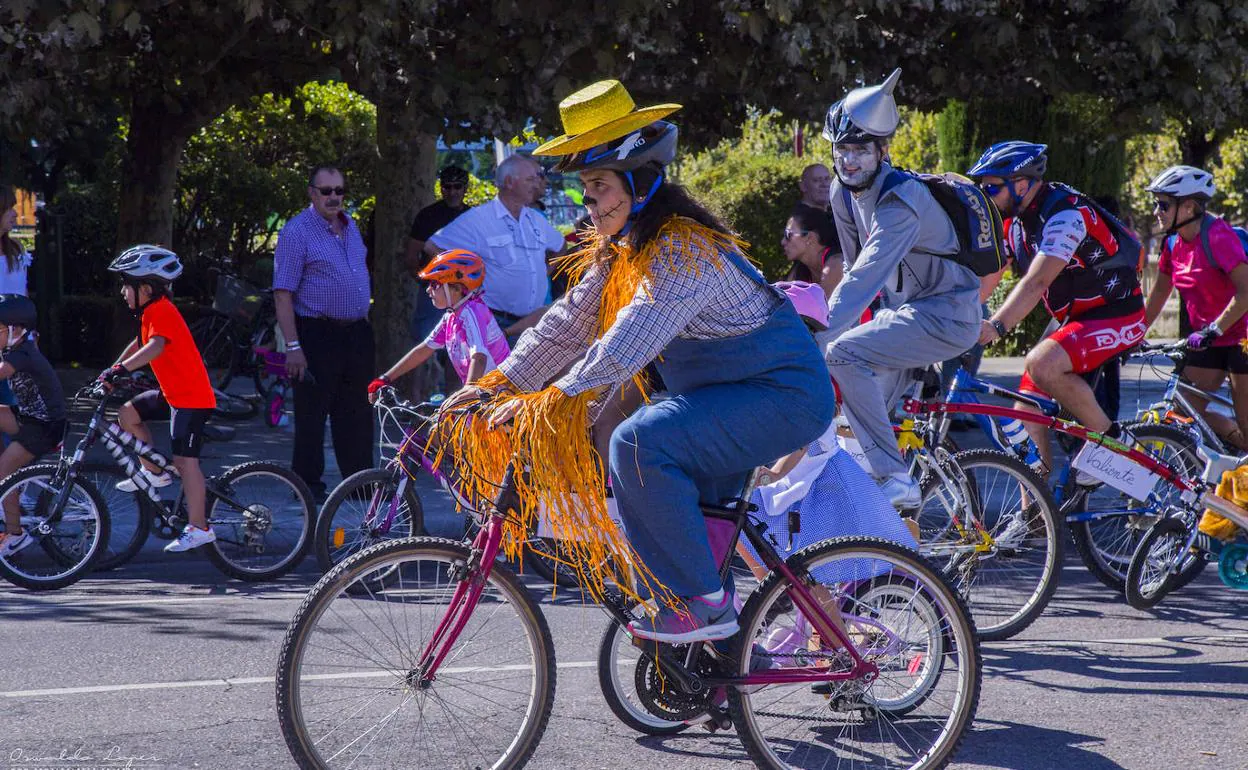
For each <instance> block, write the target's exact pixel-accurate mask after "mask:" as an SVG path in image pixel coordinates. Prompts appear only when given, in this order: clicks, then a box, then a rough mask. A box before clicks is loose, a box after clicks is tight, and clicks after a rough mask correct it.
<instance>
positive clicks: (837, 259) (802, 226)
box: [780, 206, 845, 297]
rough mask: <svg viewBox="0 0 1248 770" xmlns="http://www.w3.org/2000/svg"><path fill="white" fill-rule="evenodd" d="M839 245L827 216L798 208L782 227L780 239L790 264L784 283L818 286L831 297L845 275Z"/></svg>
mask: <svg viewBox="0 0 1248 770" xmlns="http://www.w3.org/2000/svg"><path fill="white" fill-rule="evenodd" d="M840 245H841V244H840V241H839V240H838V239H837V237H836V225H835V224H833V223H832V220H831V219H830V218H829V217H828V215H827V213H825V212H823V211H820V210H819V209H816V208H811V207H810V206H798V207H797V208H795V209H794V210H793V214H792V216H790V217H789V221H788V222H787V223H786V224H785V227H784V235H783V236H782V237H781V239H780V246H781V248H783V249H784V257H785V259H787V260H789V262H792V263H793V264H792V265H791V266H790V267H789V274H788V275H787V276H785V280H786V281H802V282H804V283H817V284H819V288H821V289H823V293H824V295H826V296H828V297H831V296H832V290H833V289H835V288H836V285H837V284H839V283H840V282H841V278H842V277H843V276H844V275H845V261H844V259H843V258H842V257H841V250H840Z"/></svg>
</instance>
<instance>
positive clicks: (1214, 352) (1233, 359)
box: [1184, 344, 1248, 374]
mask: <svg viewBox="0 0 1248 770" xmlns="http://www.w3.org/2000/svg"><path fill="white" fill-rule="evenodd" d="M1184 365H1185V366H1194V367H1196V368H1198V369H1215V370H1217V371H1219V372H1231V373H1232V374H1248V354H1245V353H1244V349H1243V348H1241V347H1240V346H1239V345H1238V344H1235V345H1211V346H1209V347H1207V348H1205V349H1204V350H1189V351H1187V360H1186V361H1185V362H1184Z"/></svg>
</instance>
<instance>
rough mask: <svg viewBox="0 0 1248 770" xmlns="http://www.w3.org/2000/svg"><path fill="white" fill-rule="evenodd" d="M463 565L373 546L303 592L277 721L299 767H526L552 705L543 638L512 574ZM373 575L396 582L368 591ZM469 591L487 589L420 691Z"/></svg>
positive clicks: (280, 678)
mask: <svg viewBox="0 0 1248 770" xmlns="http://www.w3.org/2000/svg"><path fill="white" fill-rule="evenodd" d="M470 557H471V554H470V552H469V550H468V549H467V548H466V547H464V546H463V545H462V544H460V543H455V542H453V541H450V540H443V539H440V538H415V539H411V540H396V541H392V542H388V543H380V544H378V545H376V546H373V547H372V548H369V549H367V550H364V551H361V552H360V553H358V554H356V555H354V556H352V557H351V558H349V559H347V560H346V561H344V562H342V563H341V564H339V565H338V566H337V567H335V568H334V569H333V570H332V571H331V572H330V573H329V574H327V575H325V577H323V578H321V580H320V582H318V583H317V584H316V586H315V587H314V588H313V589H312V591H311V592H309V594H308V596H307V598H306V599H304V601H303V604H302V605H301V606H300V607H299V610H298V611H297V612H296V613H295V617H294V619H293V620H291V623H290V626H289V628H288V630H287V632H286V638H285V640H284V641H283V643H282V649H281V655H280V658H279V660H278V669H277V713H278V720H279V722H280V724H281V727H282V735H283V736H284V737H285V738H286V745H287V746H288V747H289V749H290V753H291V755H292V756H293V757H294V758H295V761H296V762H297V763H298V765H299V766H300V767H301V768H347V767H408V766H410V765H412V763H413V762H414V761H417V759H414V758H418V761H419V762H420V763H421V764H423V765H425V766H428V767H440V768H441V767H446V768H486V767H488V768H518V767H522V766H523V765H524V764H525V762H527V761H528V759H529V757H530V756H531V755H532V754H533V751H534V749H536V748H537V744H538V741H540V740H541V737H542V733H543V732H545V729H546V723H547V722H548V721H549V719H550V712H551V708H552V706H553V703H554V697H555V653H554V645H553V643H552V642H551V638H550V629H549V627H548V626H547V624H546V619H545V617H544V616H543V615H542V613H541V611H540V610H539V609H538V607H537V604H536V603H535V602H534V601H533V599H532V597H530V596H529V594H528V592H527V591H525V589H524V587H523V586H522V585H521V584H520V581H519V580H517V579H516V577H515V575H514V574H512V573H511V572H510V571H509V570H507V569H506V568H505V567H502V566H501V565H499V564H491V565H489V567H490V571H489V573H488V574H485V575H482V574H481V567H480V566H477V567H475V568H471V569H470V568H468V566H467V565H468V563H469V560H470ZM378 573H383V574H396V575H397V579H396V580H395V581H394V583H393V584H392V585H391V586H390V587H389V588H387V589H386V590H384V591H372V590H369V589H368V588H367V587H368V586H371V585H375V584H376V583H377V578H376V575H377V574H378ZM465 579H482V580H484V587H483V591H482V594H481V598H480V601H479V602H478V604H477V606H476V608H475V611H474V612H472V613H471V615H470V616H469V617H468V618H467V622H466V625H465V626H464V627H463V629H462V630H461V632H460V633H459V635H458V637H457V638H456V640H455V642H454V646H453V647H452V648H451V649H450V651H449V653H448V654H447V656H446V658H445V661H444V663H443V665H442V667H441V668H440V669H439V670H438V671H437V673H436V676H435V677H434V678H433V679H432V680H425V678H424V677H422V676H421V674H420V672H418V671H416V670H415V666H416V665H417V662H418V660H419V659H420V658H421V655H422V653H423V651H424V649H425V647H426V645H428V644H429V642H430V639H431V638H432V636H433V634H434V631H435V629H437V628H438V626H439V623H440V622H441V621H442V620H443V618H444V617H446V615H447V613H448V610H449V609H450V608H451V606H452V601H453V597H454V595H455V593H456V589H457V588H459V587H460V586H461V585H462V581H463V580H465ZM352 586H359V587H362V588H364V589H365V590H364V591H363V593H359V592H358V591H357V592H353V591H352V590H350V589H351V587H352Z"/></svg>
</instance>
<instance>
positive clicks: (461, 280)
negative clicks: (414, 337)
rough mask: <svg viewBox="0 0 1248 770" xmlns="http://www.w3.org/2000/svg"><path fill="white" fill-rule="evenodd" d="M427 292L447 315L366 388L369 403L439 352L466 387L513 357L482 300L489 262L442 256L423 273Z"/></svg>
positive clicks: (467, 254) (465, 255) (454, 252)
mask: <svg viewBox="0 0 1248 770" xmlns="http://www.w3.org/2000/svg"><path fill="white" fill-rule="evenodd" d="M420 278H421V280H423V281H425V282H426V283H425V291H426V292H427V293H428V294H429V299H431V300H433V306H434V307H436V308H438V309H439V310H444V311H446V312H445V313H444V314H443V316H442V320H441V321H439V322H438V325H437V326H436V327H434V329H433V331H432V332H430V333H429V336H428V337H426V338H425V341H424V342H422V343H420V344H419V345H417V346H416V347H414V348H412V349H411V350H409V351H408V352H407V355H405V356H403V357H402V358H400V359H399V361H398V363H396V364H395V365H394V366H392V367H390V369H389V370H387V371H386V373H385V374H383V375H381V376H380V377H378V378H377V379H375V380H373V381H372V382H370V383H369V384H368V398H369V400H370V401H376V400H377V391H378V390H380V389H381V388H384V387H385V386H387V385H389V384H390V383H391V382H393V381H394V380H396V379H398V378H399V377H402V376H403V375H404V374H406V373H408V372H410V371H411V370H412V369H415V368H416V367H418V366H420V365H421V364H423V363H424V362H425V361H426V360H428V359H429V357H430V356H432V355H433V354H434V352H435V351H437V350H442V349H445V350H446V353H447V356H448V357H449V358H450V359H451V365H452V366H454V367H455V371H456V373H457V374H459V378H460V379H461V380H463V381H464V383H465V384H471V383H473V382H476V381H477V380H478V379H479V378H480V377H481V375H483V374H485V373H486V372H488V371H490V370H492V369H494V368H495V367H497V366H498V364H499V363H500V362H502V360H503V359H505V358H506V357H507V354H508V353H510V352H511V350H510V348H508V346H507V337H506V336H505V335H504V334H503V330H502V329H501V328H500V327H499V325H498V322H497V321H495V320H494V315H493V314H492V313H491V312H490V309H489V307H487V306H486V304H485V302H484V301H483V300H482V299H481V284H482V283H484V281H485V263H484V262H482V261H481V258H480V257H478V256H477V255H476V254H474V253H472V252H471V251H468V250H467V249H451V250H450V251H444V252H442V253H441V254H439V255H438V256H437V257H435V258H434V259H433V261H431V262H430V263H429V265H428V266H427V267H426V268H425V269H424V270H422V271H421V273H420Z"/></svg>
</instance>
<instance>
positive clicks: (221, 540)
mask: <svg viewBox="0 0 1248 770" xmlns="http://www.w3.org/2000/svg"><path fill="white" fill-rule="evenodd" d="M287 474H288V472H287V471H284V470H283V469H279V468H266V467H259V466H258V465H240V466H236V467H235V468H232V469H231V470H229V471H227V472H226V473H225V475H224V476H222V478H221V480H220V483H221V484H223V485H225V486H227V487H228V490H229V498H230V500H231V501H233V502H230V501H227V500H224V499H222V498H220V497H217V496H216V495H210V500H209V507H208V520H209V523H210V526H211V527H212V530H213V532H214V533H216V536H217V539H216V540H215V541H214V542H213V543H211V544H210V548H211V549H212V552H211V553H212V554H213V555H214V556H215V558H216V560H217V564H218V566H219V567H221V568H223V569H226V570H227V571H228V572H229V573H230V574H231V575H233V576H234V577H238V578H240V579H244V580H247V579H251V578H255V579H267V578H272V577H276V576H278V575H280V574H282V573H283V572H285V571H287V570H290V569H293V568H294V566H295V565H296V564H298V562H299V559H301V558H302V557H303V555H304V553H305V552H306V550H307V545H308V544H309V542H310V540H309V535H310V532H309V530H310V518H311V515H310V509H311V502H310V500H309V497H308V493H307V491H306V489H302V488H301V487H300V485H297V484H296V483H294V482H292V481H291V480H290V479H289V478H288V477H287Z"/></svg>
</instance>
